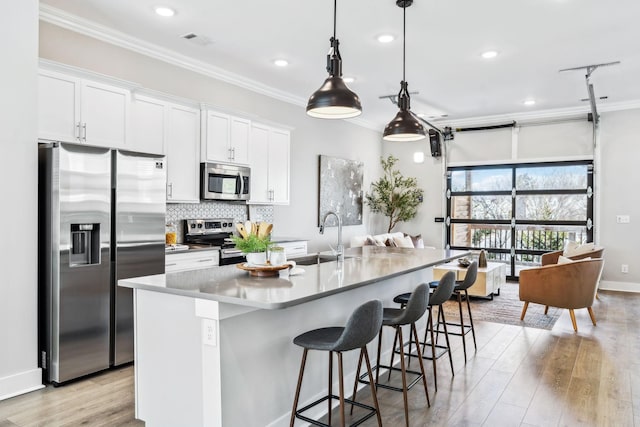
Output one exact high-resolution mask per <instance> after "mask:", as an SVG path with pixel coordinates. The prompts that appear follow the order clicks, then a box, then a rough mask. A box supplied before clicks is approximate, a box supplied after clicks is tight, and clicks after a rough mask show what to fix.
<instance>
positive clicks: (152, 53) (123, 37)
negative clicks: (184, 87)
mask: <svg viewBox="0 0 640 427" xmlns="http://www.w3.org/2000/svg"><path fill="white" fill-rule="evenodd" d="M40 20H42V21H44V22H48V23H50V24H53V25H56V26H58V27H61V28H65V29H67V30H70V31H74V32H76V33H79V34H82V35H85V36H88V37H91V38H94V39H97V40H101V41H103V42H105V43H109V44H112V45H115V46H119V47H122V48H124V49H128V50H131V51H133V52H136V53H139V54H141V55H145V56H148V57H151V58H154V59H157V60H159V61H163V62H166V63H168V64H172V65H175V66H177V67H180V68H184V69H186V70H189V71H193V72H196V73H199V74H202V75H205V76H207V77H211V78H214V79H216V80H220V81H223V82H225V83H229V84H232V85H235V86H238V87H240V88H243V89H247V90H250V91H252V92H255V93H259V94H261V95H265V96H268V97H270V98H273V99H277V100H279V101H283V102H286V103H289V104H293V105H296V106H300V107H306V105H307V100H306V99H303V98H301V97H299V96H296V95H293V94H291V93H288V92H285V91H282V90H279V89H276V88H273V87H271V86H267V85H265V84H263V83H261V82H259V81H257V80H253V79H249V78H247V77H244V76H241V75H239V74H235V73H232V72H229V71H227V70H224V69H222V68H219V67H216V66H214V65H211V64H209V63H207V62H204V61H198V60H196V59H193V58H191V57H188V56H186V55H182V54H180V53H178V52H175V51H173V50H170V49H166V48H163V47H161V46H158V45H156V44H153V43H149V42H146V41H144V40H141V39H138V38H136V37H132V36H130V35H127V34H125V33H122V32H120V31H116V30H114V29H112V28H109V27H106V26H104V25H101V24H98V23H96V22H93V21H90V20H87V19H84V18H81V17H79V16H77V15H73V14H70V13H68V12H65V11H63V10H60V9H58V8H55V7H51V6H49V5H47V4H45V3H42V2H41V3H40ZM347 121H348V122H350V123H352V124H355V125H357V126H361V127H365V128H367V129H372V130H379V129H378V126H377V125H376V124H375V123H372V122H370V121H367V120H363V119H357V118H356V119H349V120H347Z"/></svg>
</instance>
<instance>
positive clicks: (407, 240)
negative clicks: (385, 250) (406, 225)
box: [393, 236, 424, 248]
mask: <svg viewBox="0 0 640 427" xmlns="http://www.w3.org/2000/svg"><path fill="white" fill-rule="evenodd" d="M393 241H394V243H395V245H396V246H397V247H399V248H415V246H413V240H412V239H411V237H409V236H404V237H398V236H394V238H393ZM423 246H424V245H423Z"/></svg>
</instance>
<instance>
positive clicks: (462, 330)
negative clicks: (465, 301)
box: [456, 292, 467, 364]
mask: <svg viewBox="0 0 640 427" xmlns="http://www.w3.org/2000/svg"><path fill="white" fill-rule="evenodd" d="M456 294H457V295H458V311H459V312H460V336H461V337H462V352H463V353H464V363H465V364H466V363H467V343H466V341H467V340H466V339H465V333H464V317H462V295H461V294H460V292H456Z"/></svg>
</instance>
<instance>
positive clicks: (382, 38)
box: [378, 34, 395, 43]
mask: <svg viewBox="0 0 640 427" xmlns="http://www.w3.org/2000/svg"><path fill="white" fill-rule="evenodd" d="M394 40H395V37H393V36H392V35H391V34H380V35H379V36H378V41H379V42H380V43H391V42H392V41H394Z"/></svg>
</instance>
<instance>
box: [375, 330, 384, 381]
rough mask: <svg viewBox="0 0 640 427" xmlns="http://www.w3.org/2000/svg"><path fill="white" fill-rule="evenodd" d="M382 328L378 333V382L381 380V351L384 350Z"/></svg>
mask: <svg viewBox="0 0 640 427" xmlns="http://www.w3.org/2000/svg"><path fill="white" fill-rule="evenodd" d="M382 329H383V328H380V332H379V333H378V355H377V357H376V384H378V382H379V381H380V352H381V351H382Z"/></svg>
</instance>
